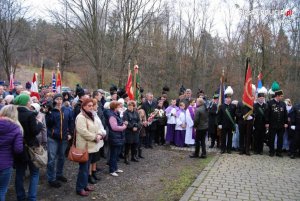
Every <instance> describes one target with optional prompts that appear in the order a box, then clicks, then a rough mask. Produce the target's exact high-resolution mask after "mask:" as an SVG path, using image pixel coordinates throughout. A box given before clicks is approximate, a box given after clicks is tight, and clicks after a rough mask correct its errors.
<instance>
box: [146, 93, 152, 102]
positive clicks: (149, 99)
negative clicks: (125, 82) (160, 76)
mask: <svg viewBox="0 0 300 201" xmlns="http://www.w3.org/2000/svg"><path fill="white" fill-rule="evenodd" d="M147 100H148V101H150V102H151V101H153V95H152V94H150V95H148V96H147Z"/></svg>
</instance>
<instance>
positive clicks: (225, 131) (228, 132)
mask: <svg viewBox="0 0 300 201" xmlns="http://www.w3.org/2000/svg"><path fill="white" fill-rule="evenodd" d="M226 139H227V143H226ZM221 140H222V144H221V150H222V151H226V149H227V151H228V152H230V151H231V148H232V129H231V128H222V136H221Z"/></svg>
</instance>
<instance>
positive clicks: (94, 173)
mask: <svg viewBox="0 0 300 201" xmlns="http://www.w3.org/2000/svg"><path fill="white" fill-rule="evenodd" d="M96 172H97V171H93V172H92V177H93V178H94V179H95V180H101V179H100V177H98V176H97V174H96Z"/></svg>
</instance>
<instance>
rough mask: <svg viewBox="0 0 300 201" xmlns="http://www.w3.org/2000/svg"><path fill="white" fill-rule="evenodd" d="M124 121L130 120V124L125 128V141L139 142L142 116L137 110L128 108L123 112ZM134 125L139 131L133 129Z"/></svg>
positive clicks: (130, 142) (129, 142)
mask: <svg viewBox="0 0 300 201" xmlns="http://www.w3.org/2000/svg"><path fill="white" fill-rule="evenodd" d="M123 121H128V125H127V128H126V130H125V143H128V144H132V143H138V142H139V130H140V128H141V123H140V116H139V114H138V112H137V111H136V110H133V111H129V110H126V111H125V112H124V114H123ZM134 127H135V128H137V131H133V128H134Z"/></svg>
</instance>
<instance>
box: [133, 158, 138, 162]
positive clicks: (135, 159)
mask: <svg viewBox="0 0 300 201" xmlns="http://www.w3.org/2000/svg"><path fill="white" fill-rule="evenodd" d="M131 161H133V162H139V160H138V159H137V158H136V157H132V158H131Z"/></svg>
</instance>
